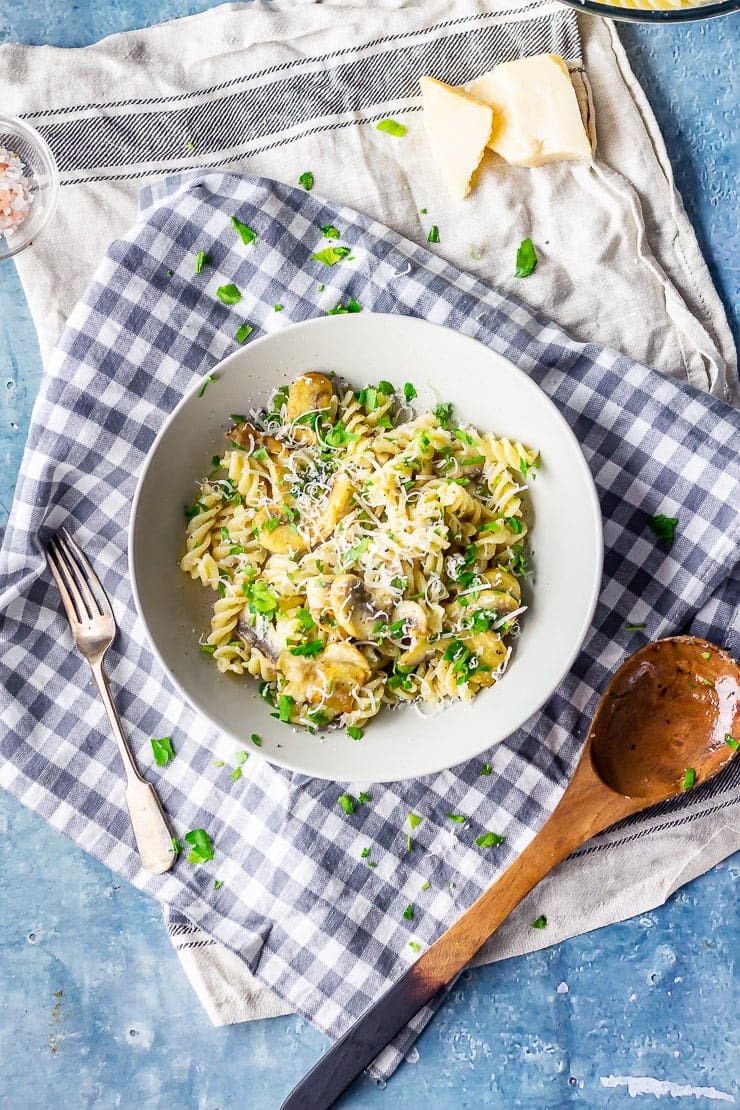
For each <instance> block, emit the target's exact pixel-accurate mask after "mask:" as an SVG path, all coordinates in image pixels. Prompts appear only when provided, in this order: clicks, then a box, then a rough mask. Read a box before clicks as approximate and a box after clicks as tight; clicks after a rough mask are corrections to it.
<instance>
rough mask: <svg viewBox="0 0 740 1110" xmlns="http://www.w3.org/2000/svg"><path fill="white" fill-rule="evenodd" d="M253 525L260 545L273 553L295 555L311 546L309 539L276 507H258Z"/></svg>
mask: <svg viewBox="0 0 740 1110" xmlns="http://www.w3.org/2000/svg"><path fill="white" fill-rule="evenodd" d="M274 521H277V524H275V523H273V522H274ZM253 526H254V529H255V534H256V536H257V542H258V543H259V545H260V547H264V549H265V550H266V551H272V552H273V553H274V554H275V555H297V554H299V553H300V552H303V551H307V550H308V549H309V547H310V546H311V543H310V540H309V539H308V538H307V537H306V536H305V535H303V534H302V533H301V532H299V531H298V528H297V527H296V525H295V524H293V523H292V522H291V521H289V520H288V519H287V518H286V515H285V514H284V513H281V512H280V510H279V509H277V508H276V509H260V510H259V512H257V513H255V515H254V521H253Z"/></svg>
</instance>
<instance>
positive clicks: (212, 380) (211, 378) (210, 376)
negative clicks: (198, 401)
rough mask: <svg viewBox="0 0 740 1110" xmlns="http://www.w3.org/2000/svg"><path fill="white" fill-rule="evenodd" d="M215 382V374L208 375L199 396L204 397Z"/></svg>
mask: <svg viewBox="0 0 740 1110" xmlns="http://www.w3.org/2000/svg"><path fill="white" fill-rule="evenodd" d="M215 380H216V379H215V378H214V376H213V374H206V376H205V378H204V379H203V385H202V386H201V387H200V389H199V390H198V396H199V397H202V396H203V394H204V393H205V391H206V390H207V389H208V386H209V385H210V384H211V382H215Z"/></svg>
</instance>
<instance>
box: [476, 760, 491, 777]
mask: <svg viewBox="0 0 740 1110" xmlns="http://www.w3.org/2000/svg"><path fill="white" fill-rule="evenodd" d="M492 771H493V767H492V766H491V764H490V763H483V764H482V765H481V769H480V771H479V772H478V774H479V775H490V774H491V772H492Z"/></svg>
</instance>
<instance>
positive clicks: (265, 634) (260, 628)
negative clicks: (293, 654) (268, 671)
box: [236, 610, 284, 663]
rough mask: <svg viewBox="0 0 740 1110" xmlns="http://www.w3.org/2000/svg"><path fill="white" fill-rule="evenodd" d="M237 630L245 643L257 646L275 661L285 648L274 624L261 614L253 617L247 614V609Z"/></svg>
mask: <svg viewBox="0 0 740 1110" xmlns="http://www.w3.org/2000/svg"><path fill="white" fill-rule="evenodd" d="M252 619H253V620H254V624H250V620H252ZM236 630H237V632H238V633H239V635H240V636H241V638H242V640H244V643H245V644H248V645H249V646H250V647H256V648H257V650H258V651H261V652H262V654H263V655H264V656H265V658H267V659H269V660H270V661H271V662H273V663H277V661H278V656H279V655H280V652H281V651H282V650H283V646H284V645H283V644H282V642H281V640H280V637H279V636H278V634H277V631H276V629H275V627H274V625H272V624H271V623H270V621H267V620H265V619H264V618H263V617H260V616H255V617H252V616H251V615H250V614H247V612H246V610H245V611H244V612H243V613H242V615H241V616H240V617H239V620H238V622H237V626H236Z"/></svg>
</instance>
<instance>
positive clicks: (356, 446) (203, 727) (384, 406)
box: [129, 313, 602, 782]
mask: <svg viewBox="0 0 740 1110" xmlns="http://www.w3.org/2000/svg"><path fill="white" fill-rule="evenodd" d="M272 326H273V328H274V329H275V330H274V333H273V334H271V335H268V336H266V337H264V338H261V339H258V340H256V341H254V340H252V341H250V342H249V343H248V344H246V345H245V346H244V347H243V348H240V349H239V350H237V351H236V352H234V353H233V354H231V355H229V356H228V357H227V358H225V359H224V360H223V361H222V362H221V363H219V364H218V365H217V366H215V367H213V368H212V369H211V370H210V374H209V375H208V377H207V378H201V379H200V380H198V381H196V382H194V383H192V385H191V386H190V388H189V389H188V391H187V393H186V394H185V396H184V397H183V399H182V401H181V402H180V403H179V405H178V406H177V408H176V409H175V410H174V412H173V413H172V414H171V416H170V417H169V418H168V419H167V420H166V421H165V423H164V425H163V427H162V428H161V429H160V430H159V432H158V434H157V436H156V438H155V440H154V442H153V444H152V446H151V448H150V449H149V451H148V453H147V456H146V459H145V461H144V465H143V468H142V473H141V476H140V478H139V484H138V489H137V492H136V496H135V499H134V504H133V508H132V513H131V524H130V533H129V565H130V572H131V580H132V586H133V591H134V597H135V600H136V604H137V608H138V612H139V615H140V617H141V620H142V622H143V627H144V630H145V632H146V635H147V637H148V640H149V643H150V644H151V647H152V648H153V651H154V655H155V656H156V659H157V660H158V664H159V665H160V666H161V667H162V668H163V670H164V672H165V674H166V675H167V676H168V678H169V680H170V684H171V686H172V687H173V689H174V690H175V691H176V694H175V697H174V699H173V703H172V704H176V703H177V699H178V698H181V699H183V700H184V701H185V702H187V703H189V705H190V706H191V707H192V708H193V709H194V710H195V711H196V714H197V715H198V716H191V717H188V716H187V715H185V716H184V717H182V721H184V722H187V723H186V724H185V725H182V724H181V726H180V727H187V728H188V729H189V730H190V732H191V734H192V735H193V736H195V737H197V739H198V740H199V742H200V743H202V744H204V745H206V746H213V745H215V744H216V742H217V737H218V736H219V735H221V736H225V737H228V738H230V739H231V740H232V741H233V742H234V744H235V746H236V747H237V748H245V747H248V748H249V749H250V750H252V751H256V749H255V748H253V746H252V745H251V743H250V737H251V736H252V735H253V734H255V735H257V736H258V737H259V739H260V742H261V746H260V748H259V751H260V754H262V755H263V756H265V757H266V758H268V759H269V760H270V761H272V762H274V763H277V764H279V765H281V766H284V767H286V768H288V769H290V770H293V771H299V772H302V773H305V774H308V775H313V776H318V777H322V778H327V779H333V780H338V781H341V782H353V781H354V782H372V781H377V782H380V781H390V780H397V779H404V778H412V777H418V776H421V775H428V774H432V773H435V772H437V771H439V770H442V769H444V768H446V767H451V766H453V765H454V764H457V763H461V762H463V761H464V760H469V759H473V758H474V757H476V756H479V755H481V754H482V753H483V752H485V751H486V750H487V749H489V748H490V747H491V745H493V744H496V743H498V742H499V741H501V740H503V739H504V738H505V737H507V736H508V735H509V734H510V733H512V732H513V731H514V730H515V729H517V728H519V727H520V726H521V725H522V724H524V722H526V720H527V719H528V718H529V717H531V715H532V714H533V713H534V712H535V710H537V709H538V708H539V706H541V705H542V704H543V703H544V702H545V701H546V700H547V699H548V697H549V696H550V695H551V694H552V692H553V691H554V690H555V688H556V687H557V685H558V683H559V682H560V681H561V679H562V678H563V676H564V675H565V674H566V672H567V671H568V669H569V668H570V666H571V664H572V662H573V660H574V658H575V656H576V654H577V652H578V651H579V649H580V646H581V644H582V643H583V639H584V637H585V635H586V633H587V631H588V628H589V625H590V621H591V616H592V614H593V609H594V606H595V604H596V599H597V596H598V589H599V584H600V580H601V560H602V539H601V517H600V512H599V507H598V501H597V498H596V492H595V488H594V485H593V480H592V478H591V475H590V472H589V469H588V466H587V464H586V461H585V459H584V457H583V454H582V452H581V449H580V447H579V445H578V442H577V440H576V438H575V436H574V435H573V433H572V431H571V430H570V428H569V427H568V425H567V423H566V422H565V420H564V419H563V417H562V416H561V415H560V413H559V412H558V411H557V409H556V408H555V406H554V405H553V403H552V402H551V401H550V400H549V399H548V397H547V396H546V395H545V393H544V392H543V391H542V390H541V389H540V388H539V386H538V385H537V384H536V383H535V382H534V381H533V380H532V379H530V378H529V377H528V376H527V375H526V374H525V373H523V372H522V371H521V370H519V369H517V368H516V367H515V366H513V365H512V364H511V363H510V362H508V361H507V360H506V359H504V358H502V357H501V356H500V355H498V354H496V353H495V352H494V351H492V350H490V349H489V348H487V347H485V346H483V344H481V343H479V342H477V341H476V340H474V339H471V338H469V337H467V336H464V335H461V334H459V333H458V332H455V331H452V330H451V329H449V328H445V327H440V326H439V325H436V324H432V323H428V322H426V321H424V320H419V319H415V318H410V317H404V316H399V315H390V314H385V315H384V314H371V313H358V314H348V315H341V316H332V317H323V318H320V319H316V320H310V321H308V322H306V323H303V324H298V325H294V326H288V327H286V326H285V325H284V322H283V320H282V318H280V317H278V318H276V322H274V323H273V324H272ZM368 383H370V384H368ZM206 385H207V388H206ZM407 387H411V388H407ZM312 389H315V390H316V391H317V394H318V402H315V401H312V400H311V399H310V398H308V397H307V396H306V390H312ZM291 390H293V391H294V392H293V399H292V402H291V403H290V406H289V401H290V399H291ZM412 390H413V391H415V392H416V393H417V396H415V397H413V396H412V395H411V393H412ZM301 395H303V401H302V400H301ZM306 400H308V401H309V408H308V409H305V408H302V407H301V406H302V404H303V402H305V401H306ZM289 409H290V411H289ZM355 436H357V438H356V439H355V438H354V437H355ZM468 440H472V442H468ZM540 459H541V460H542V464H541V466H539V467H538V466H537V463H539V461H540ZM406 463H411V464H412V465H410V466H406V465H405V464H406ZM368 482H372V483H373V485H372V486H368V485H367V483H368ZM522 487H526V488H522ZM184 510H185V511H187V514H188V515H187V517H186V516H184V515H183V514H184ZM530 541H531V548H530ZM517 633H518V634H517ZM475 637H477V639H474V638H475ZM510 648H511V649H512V650H511V652H509V649H510ZM327 664H328V666H327ZM154 665H156V664H154ZM355 668H356V669H355ZM410 703H414V704H413V705H412V704H410ZM394 707H397V709H398V711H393V710H394ZM440 710H441V711H440ZM163 715H164V717H165V718H166V719H167V727H168V728H169V727H170V725H171V722H170V720H169V718H168V714H167V709H166V707H165V708H163ZM281 718H282V719H281ZM366 722H367V724H366ZM163 726H164V722H163ZM173 727H174V726H173ZM363 731H364V735H363ZM220 754H221V755H223V754H224V750H223V748H221V749H220Z"/></svg>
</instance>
